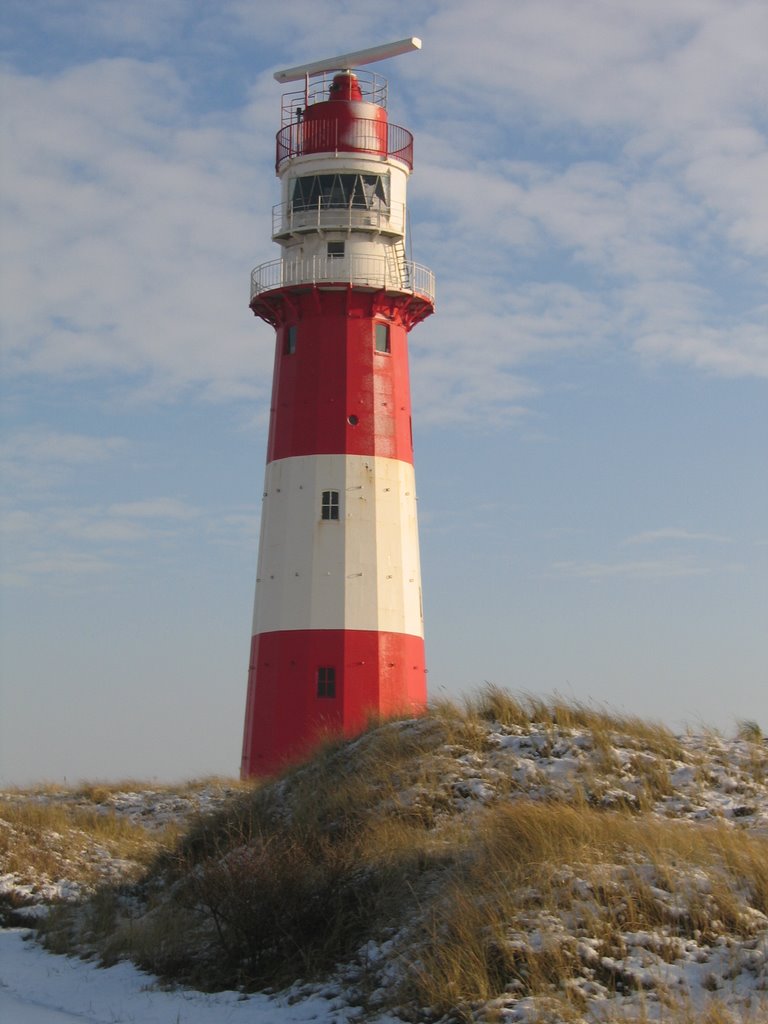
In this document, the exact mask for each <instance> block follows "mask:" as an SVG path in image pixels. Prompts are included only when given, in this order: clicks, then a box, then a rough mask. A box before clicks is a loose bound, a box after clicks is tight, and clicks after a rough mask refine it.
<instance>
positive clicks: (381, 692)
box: [241, 39, 434, 777]
mask: <svg viewBox="0 0 768 1024" xmlns="http://www.w3.org/2000/svg"><path fill="white" fill-rule="evenodd" d="M420 45H421V43H420V42H419V40H417V39H408V40H402V41H400V42H398V43H392V44H389V45H387V46H383V47H375V48H374V49H371V50H365V51H362V52H359V53H354V54H345V55H344V56H343V57H336V58H332V59H330V60H326V61H320V62H318V63H316V64H312V65H307V66H304V67H300V68H292V69H290V70H289V71H284V72H279V73H278V74H276V75H275V78H276V79H277V80H278V81H280V82H290V81H299V80H303V81H304V87H303V88H302V89H301V90H300V91H298V92H295V93H288V94H286V95H285V96H284V97H283V105H282V127H281V129H280V131H279V132H278V133H277V163H276V168H277V174H278V177H279V178H280V181H281V186H282V196H281V202H280V203H279V204H278V205H277V206H276V207H275V208H274V211H273V234H272V237H273V239H274V241H276V242H277V243H278V244H279V245H280V246H281V247H282V254H281V257H280V259H278V260H273V261H271V262H269V263H264V264H261V265H260V266H258V267H256V269H255V270H254V271H253V273H252V276H251V309H252V310H253V312H254V313H255V314H256V316H259V317H261V318H262V319H264V320H266V321H267V322H268V323H270V324H272V325H273V326H274V328H275V331H276V335H277V337H276V345H275V365H274V380H273V388H272V405H271V410H270V425H269V441H268V447H267V467H266V476H265V483H264V503H263V509H262V517H261V539H260V544H259V565H258V572H257V582H256V600H255V608H254V617H253V638H252V641H251V658H250V670H249V676H248V699H247V705H246V713H245V735H244V740H243V759H242V768H241V772H242V775H243V776H244V777H246V776H252V775H263V774H269V773H271V772H273V771H275V770H277V769H279V768H280V767H281V766H282V765H284V764H285V763H287V762H290V761H292V760H296V759H297V758H299V757H301V756H302V755H304V754H306V753H307V752H308V751H309V750H310V749H311V748H312V746H313V745H314V744H315V743H317V741H318V739H319V738H320V737H321V736H322V735H323V734H326V733H345V734H353V733H355V732H356V731H359V730H360V729H361V728H362V727H363V726H364V725H365V723H366V721H367V719H368V718H369V717H370V716H371V715H388V714H393V713H396V712H400V711H414V710H420V709H422V708H423V707H424V705H425V702H426V676H425V665H424V630H423V616H422V602H421V578H420V571H419V543H418V528H417V519H416V490H415V481H414V472H413V442H412V430H411V400H410V389H409V381H408V332H409V331H410V329H411V327H413V326H414V324H417V323H419V321H421V320H423V319H424V318H425V317H427V316H429V314H430V313H432V312H433V311H434V278H433V276H432V274H431V273H430V272H429V271H428V270H427V269H426V268H424V267H421V266H419V265H417V264H415V263H413V262H412V261H410V260H409V259H407V257H406V248H405V238H406V184H407V180H408V175H409V174H410V172H411V169H412V166H413V161H412V157H413V137H412V136H411V134H410V132H408V131H406V130H405V129H404V128H400V127H399V126H397V125H392V124H389V123H388V120H387V112H386V82H385V81H384V79H382V78H381V77H380V76H378V75H376V74H374V73H372V72H370V71H367V70H366V71H356V72H353V71H352V70H351V69H352V68H358V67H359V66H360V65H361V64H370V63H372V62H373V61H376V60H382V59H384V58H385V57H392V56H395V55H396V54H399V53H404V52H407V51H408V50H413V49H417V48H418V47H420Z"/></svg>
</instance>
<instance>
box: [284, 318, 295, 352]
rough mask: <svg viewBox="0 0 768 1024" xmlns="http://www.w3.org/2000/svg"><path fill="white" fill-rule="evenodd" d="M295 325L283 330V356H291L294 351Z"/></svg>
mask: <svg viewBox="0 0 768 1024" xmlns="http://www.w3.org/2000/svg"><path fill="white" fill-rule="evenodd" d="M296 333H297V331H296V324H293V325H292V326H291V327H287V328H286V329H285V354H286V355H287V356H292V355H293V354H294V352H295V351H296Z"/></svg>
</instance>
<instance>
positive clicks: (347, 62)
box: [274, 36, 421, 83]
mask: <svg viewBox="0 0 768 1024" xmlns="http://www.w3.org/2000/svg"><path fill="white" fill-rule="evenodd" d="M420 49H421V40H420V39H419V38H418V37H417V36H410V37H409V38H408V39H397V40H396V41H395V42H392V43H384V44H382V45H381V46H371V47H369V48H368V49H367V50H355V51H354V52H353V53H342V54H340V55H339V56H338V57H327V58H326V59H325V60H316V61H313V62H312V63H311V64H300V65H298V66H297V67H295V68H286V69H285V70H284V71H276V72H275V76H274V77H275V81H276V82H283V83H284V82H298V81H299V80H300V79H302V78H306V77H307V76H308V75H318V74H320V73H321V72H322V71H337V70H339V69H343V70H347V69H349V68H357V67H359V66H360V65H361V64H373V63H375V62H376V61H377V60H386V59H387V58H388V57H399V56H400V54H401V53H411V52H412V51H413V50H420Z"/></svg>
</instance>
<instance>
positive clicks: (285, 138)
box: [275, 117, 413, 174]
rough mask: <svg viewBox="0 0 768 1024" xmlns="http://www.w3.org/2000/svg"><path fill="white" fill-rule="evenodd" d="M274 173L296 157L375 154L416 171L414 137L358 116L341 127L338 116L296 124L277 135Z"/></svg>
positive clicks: (394, 126)
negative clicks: (329, 154) (312, 154)
mask: <svg viewBox="0 0 768 1024" xmlns="http://www.w3.org/2000/svg"><path fill="white" fill-rule="evenodd" d="M275 141H276V155H275V170H276V172H277V173H278V174H279V173H280V168H281V167H282V166H283V164H284V163H285V162H286V160H291V159H293V158H294V157H297V156H307V155H308V154H310V153H374V154H375V155H376V156H384V157H388V158H390V159H393V160H401V161H402V162H403V163H404V164H405V165H406V166H407V167H408V169H409V170H413V135H412V134H411V132H409V131H408V129H407V128H402V127H401V126H400V125H399V124H388V123H387V122H386V121H378V120H376V119H375V118H372V117H356V118H355V119H354V121H353V122H352V124H351V125H350V124H345V125H342V126H341V128H340V126H339V120H338V118H337V117H317V118H313V119H312V120H311V121H294V122H292V123H291V124H287V125H286V126H285V127H284V128H281V129H280V131H279V132H278V133H277V136H276V140H275Z"/></svg>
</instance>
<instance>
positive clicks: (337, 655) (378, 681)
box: [243, 629, 427, 775]
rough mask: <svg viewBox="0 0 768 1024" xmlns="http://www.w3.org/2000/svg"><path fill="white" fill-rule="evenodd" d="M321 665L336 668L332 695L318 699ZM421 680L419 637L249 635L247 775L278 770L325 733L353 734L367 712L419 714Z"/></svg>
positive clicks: (356, 633) (367, 633) (364, 633)
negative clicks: (332, 696)
mask: <svg viewBox="0 0 768 1024" xmlns="http://www.w3.org/2000/svg"><path fill="white" fill-rule="evenodd" d="M319 665H334V666H336V696H335V697H334V698H327V697H326V698H318V697H317V688H316V672H317V666H319ZM257 676H258V688H257V686H256V678H257ZM425 678H426V676H425V665H424V641H423V640H422V639H421V637H416V636H409V635H407V634H403V633H384V632H380V631H377V630H370V631H368V630H345V629H338V630H337V629H323V630H283V631H280V632H275V633H262V634H261V635H259V636H254V637H253V639H252V641H251V662H250V667H249V675H248V679H249V686H248V707H247V709H246V729H245V738H244V743H243V763H244V764H247V766H248V772H247V774H249V775H267V774H270V773H272V772H275V771H278V770H279V769H280V768H282V767H284V766H285V765H286V764H287V763H290V762H291V761H295V760H297V759H299V758H300V757H302V756H304V755H306V754H307V753H309V752H310V751H311V749H312V747H313V746H315V745H316V744H317V743H318V742H319V741H320V740H321V739H322V738H323V737H324V736H325V735H329V734H334V733H335V734H338V733H343V734H344V735H347V736H351V735H354V734H355V733H357V732H359V731H360V730H361V729H363V728H365V725H366V724H367V722H368V720H369V718H370V716H371V714H380V715H382V716H383V717H386V716H387V715H394V714H398V713H401V712H404V713H406V714H412V713H413V712H414V711H419V710H421V709H422V708H423V707H424V705H425V703H426V696H427V694H426V683H425ZM308 679H309V680H311V685H308V684H307V680H308ZM257 692H258V700H257V698H256V694H257Z"/></svg>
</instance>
